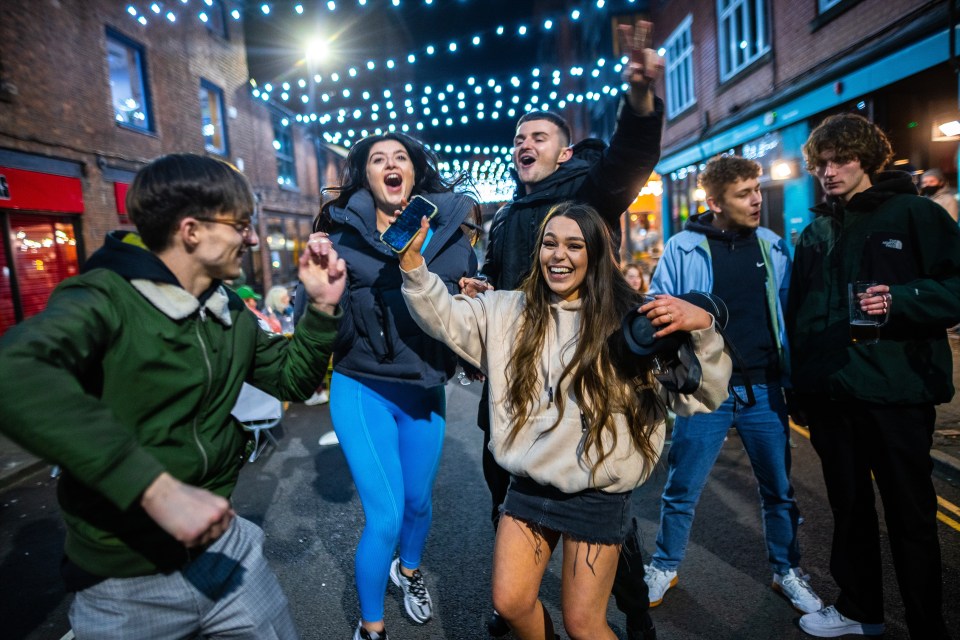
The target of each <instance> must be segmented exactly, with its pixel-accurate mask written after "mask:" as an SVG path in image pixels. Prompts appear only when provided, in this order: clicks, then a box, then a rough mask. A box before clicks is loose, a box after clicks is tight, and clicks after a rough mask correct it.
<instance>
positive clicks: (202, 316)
mask: <svg viewBox="0 0 960 640" xmlns="http://www.w3.org/2000/svg"><path fill="white" fill-rule="evenodd" d="M206 320H207V314H206V310H205V309H204V307H200V313H199V320H198V321H197V322H195V323H194V327H195V328H196V333H197V342H198V343H199V344H200V352H201V353H202V354H203V364H204V365H205V366H206V367H207V384H206V386H205V388H204V392H203V398H202V404H206V401H207V398H208V397H209V395H210V389H211V388H212V387H213V367H212V366H211V365H210V356H209V354H208V353H207V344H206V343H205V342H204V341H203V335H202V333H201V331H200V327H201V324H202V323H204V322H206ZM199 424H200V411H197V413H196V414H195V415H194V417H193V441H194V443H196V445H197V449H198V450H199V451H200V456H201V457H202V458H203V473H202V474H201V476H200V477H204V476H206V475H207V470H208V469H209V467H210V458H209V457H208V456H207V451H206V449H204V448H203V443H201V442H200V432H199Z"/></svg>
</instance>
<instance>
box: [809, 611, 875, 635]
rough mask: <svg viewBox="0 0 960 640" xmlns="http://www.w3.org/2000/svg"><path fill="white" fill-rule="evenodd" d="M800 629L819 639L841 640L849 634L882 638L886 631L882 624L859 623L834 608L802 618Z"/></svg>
mask: <svg viewBox="0 0 960 640" xmlns="http://www.w3.org/2000/svg"><path fill="white" fill-rule="evenodd" d="M800 628H801V629H803V630H804V631H805V632H806V633H809V634H810V635H812V636H816V637H817V638H839V637H840V636H845V635H847V634H852V635H857V636H881V635H883V632H884V631H885V630H886V626H885V625H884V624H883V623H882V622H877V623H873V624H871V623H866V622H857V621H856V620H851V619H850V618H848V617H846V616H845V615H843V614H842V613H840V612H839V611H837V608H836V607H834V606H832V605H831V606H829V607H826V608H825V609H820V611H815V612H813V613H808V614H807V615H805V616H800Z"/></svg>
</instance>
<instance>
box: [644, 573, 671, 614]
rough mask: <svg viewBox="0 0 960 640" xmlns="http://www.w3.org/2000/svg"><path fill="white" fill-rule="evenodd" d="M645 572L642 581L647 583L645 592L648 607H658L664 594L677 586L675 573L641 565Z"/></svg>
mask: <svg viewBox="0 0 960 640" xmlns="http://www.w3.org/2000/svg"><path fill="white" fill-rule="evenodd" d="M643 570H644V572H645V574H644V576H643V581H644V582H646V583H647V590H648V594H649V598H650V607H651V608H652V607H658V606H660V603H661V602H663V596H664V594H665V593H666V592H667V591H668V590H669V589H670V588H671V587H675V586H676V585H677V572H676V571H664V570H663V569H657V568H656V567H653V566H651V565H648V564H645V565H643Z"/></svg>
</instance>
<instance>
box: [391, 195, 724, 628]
mask: <svg viewBox="0 0 960 640" xmlns="http://www.w3.org/2000/svg"><path fill="white" fill-rule="evenodd" d="M426 228H427V226H426V224H424V225H423V228H422V229H421V231H420V235H419V237H418V238H417V239H415V240H414V242H413V243H412V244H411V247H410V248H409V249H408V250H407V252H406V253H404V254H403V255H402V256H401V259H400V267H401V269H402V270H403V272H404V283H403V295H404V298H405V299H406V302H407V306H408V307H409V308H410V311H411V314H412V315H413V317H414V319H415V320H416V321H417V323H418V324H419V325H420V327H421V328H422V329H423V330H424V331H425V332H427V333H428V334H430V335H431V336H433V337H435V338H437V339H438V340H440V341H442V342H444V343H446V344H447V345H448V346H450V348H451V349H453V350H454V351H455V352H456V353H457V354H458V355H459V356H460V357H461V358H463V359H464V360H466V361H467V362H469V363H471V364H472V365H474V366H476V367H479V368H480V369H481V370H482V371H483V373H485V374H486V375H487V377H488V379H489V381H490V417H491V437H490V448H491V451H492V452H493V454H494V457H495V458H496V460H497V462H498V463H499V464H500V465H501V466H502V467H503V468H505V469H507V470H508V471H509V472H510V474H511V483H510V488H509V489H508V491H507V497H506V500H505V501H504V504H503V506H502V507H501V509H502V511H503V516H502V519H501V523H500V527H499V528H498V530H497V539H496V544H495V550H494V566H493V603H494V607H495V608H496V610H497V611H499V612H500V614H501V615H503V616H504V617H505V618H506V620H507V621H508V622H509V623H510V625H511V627H512V628H513V631H514V633H515V635H516V636H517V637H518V638H524V639H526V638H529V639H534V638H535V639H537V640H540V639H543V638H553V625H552V622H551V620H550V617H549V615H548V614H547V613H546V611H545V610H544V609H543V607H542V605H541V604H540V601H539V598H538V595H539V590H540V582H541V579H542V577H543V573H544V570H545V569H546V566H547V563H548V561H549V559H550V555H551V553H552V552H553V550H554V549H555V547H556V545H557V543H558V542H559V541H560V540H561V539H562V540H563V577H562V608H563V619H564V620H563V621H564V627H565V629H566V631H567V633H568V634H569V635H570V637H571V638H575V639H576V638H591V639H598V638H609V639H613V638H615V637H616V636H615V635H614V634H613V632H612V631H611V629H610V627H609V626H608V625H607V621H606V610H607V600H608V599H609V597H610V591H611V588H612V585H613V578H614V575H615V573H616V567H617V554H618V553H619V549H620V543H621V542H622V540H623V538H624V535H625V533H626V527H627V523H628V521H629V515H630V494H631V492H632V491H633V489H634V488H636V487H637V486H639V485H640V484H641V483H643V481H644V480H646V478H647V477H648V476H649V475H650V473H651V471H652V469H653V467H654V465H655V464H656V462H657V460H658V458H659V455H660V451H661V449H662V447H663V439H664V417H665V415H666V409H667V408H668V407H669V408H670V409H672V410H674V411H675V412H677V413H679V414H681V415H690V414H692V413H696V412H704V411H712V410H713V409H715V408H716V407H717V406H719V405H720V403H721V402H723V400H724V399H726V397H727V382H728V380H729V377H730V366H731V365H730V359H729V357H728V356H727V355H726V353H725V352H724V345H723V339H722V338H721V337H720V335H719V334H718V333H717V332H716V330H715V329H714V328H713V318H712V316H710V315H709V314H708V313H707V312H706V311H703V310H702V309H700V308H699V307H696V306H694V305H691V304H689V303H686V302H684V301H682V300H678V299H676V298H672V297H670V296H658V297H657V298H656V300H654V301H651V302H647V303H646V304H643V306H640V304H641V302H642V300H643V298H642V297H641V296H639V295H638V294H636V293H635V292H634V291H633V290H632V289H631V288H630V287H629V285H628V284H627V283H626V281H625V280H624V279H623V277H622V275H620V272H619V271H618V269H617V265H616V262H615V260H614V256H613V253H612V252H611V251H610V246H611V244H610V235H609V231H608V230H607V227H606V225H605V224H604V223H603V221H602V220H601V218H600V217H599V215H597V213H596V212H595V211H594V210H593V209H592V208H590V207H588V206H584V205H578V204H574V203H569V202H567V203H562V204H559V205H557V206H555V207H554V208H553V209H552V210H551V211H550V213H549V214H548V215H547V217H546V219H545V221H544V224H543V226H542V227H541V229H540V234H539V238H538V243H537V246H539V247H540V249H539V256H538V259H537V260H536V261H535V264H534V265H533V268H532V269H531V271H530V274H529V276H528V277H527V279H526V280H525V281H524V283H523V284H522V286H521V289H520V290H519V291H488V292H486V293H483V294H481V295H479V296H477V297H476V298H469V297H466V296H462V295H459V296H451V295H450V294H449V293H448V291H447V288H446V287H445V286H444V285H443V283H442V282H441V281H440V279H439V278H437V277H436V276H435V275H433V274H431V273H430V272H429V271H428V270H427V268H426V266H425V265H424V264H423V260H422V258H421V257H420V254H419V252H418V251H417V247H418V244H419V243H420V239H421V238H422V237H423V236H424V234H425V233H426ZM638 306H639V308H640V311H641V312H642V313H646V314H647V317H649V318H650V319H651V320H652V323H653V325H654V326H655V327H656V328H657V329H658V333H657V335H658V337H659V336H662V335H667V334H669V333H673V332H674V331H689V332H690V333H691V336H692V340H693V345H694V351H695V352H696V354H697V357H698V358H699V360H700V363H701V366H702V369H703V381H702V383H701V386H700V388H699V389H698V390H697V391H696V392H694V393H693V394H691V395H680V394H670V393H668V392H667V391H666V390H664V389H663V388H662V387H661V386H660V385H659V383H657V382H656V380H655V379H654V378H653V376H652V374H651V370H650V365H651V363H650V362H649V361H648V360H644V359H642V358H638V357H637V356H635V355H633V354H632V353H630V352H629V350H628V349H627V348H626V345H625V343H624V341H623V338H622V335H621V331H620V319H621V317H622V316H623V315H624V314H625V313H627V312H628V311H630V310H632V309H636V308H637V307H638Z"/></svg>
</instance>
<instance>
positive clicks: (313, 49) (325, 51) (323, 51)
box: [307, 38, 330, 65]
mask: <svg viewBox="0 0 960 640" xmlns="http://www.w3.org/2000/svg"><path fill="white" fill-rule="evenodd" d="M328 55H330V43H329V42H327V40H326V39H325V38H314V39H312V40H311V41H310V42H308V43H307V63H308V64H311V65H315V64H317V63H319V62H323V61H324V60H326V59H327V56H328Z"/></svg>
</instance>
